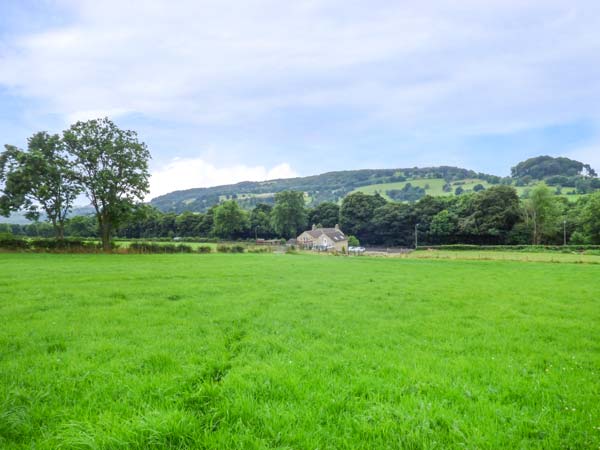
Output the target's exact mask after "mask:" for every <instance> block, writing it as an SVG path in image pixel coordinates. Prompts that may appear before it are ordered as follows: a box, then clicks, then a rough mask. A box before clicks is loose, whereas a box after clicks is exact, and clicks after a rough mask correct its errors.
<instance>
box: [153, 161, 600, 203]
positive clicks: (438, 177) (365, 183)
mask: <svg viewBox="0 0 600 450" xmlns="http://www.w3.org/2000/svg"><path fill="white" fill-rule="evenodd" d="M540 182H545V183H547V184H548V185H550V186H553V187H554V188H555V193H556V194H557V195H562V196H565V197H567V198H569V199H570V200H575V199H577V198H578V197H579V196H580V195H582V194H587V193H589V192H592V191H594V190H596V189H600V179H598V178H597V177H596V172H595V171H594V170H593V169H592V168H591V167H590V166H589V165H588V164H584V163H581V162H579V161H575V160H571V159H569V158H563V157H559V158H553V157H551V156H540V157H536V158H530V159H528V160H526V161H523V162H520V163H518V164H517V165H516V166H515V167H513V168H512V176H510V177H500V176H496V175H490V174H485V173H479V172H475V171H473V170H468V169H463V168H459V167H451V166H440V167H424V168H417V167H413V168H404V169H401V168H398V169H364V170H347V171H337V172H327V173H324V174H321V175H312V176H308V177H297V178H289V179H279V180H269V181H258V182H251V181H246V182H242V183H237V184H230V185H224V186H215V187H208V188H197V189H187V190H183V191H175V192H171V193H169V194H166V195H162V196H160V197H156V198H155V199H153V200H152V201H151V202H150V204H151V205H152V206H154V207H156V208H158V209H160V210H161V211H163V212H175V213H181V212H183V211H193V212H205V211H206V210H208V209H209V208H210V207H211V206H213V205H216V204H218V203H219V202H221V201H223V200H230V199H233V200H236V201H237V202H238V203H239V204H240V205H241V206H242V207H243V208H246V209H251V208H253V207H254V206H255V205H256V204H258V203H267V204H271V203H273V202H274V197H275V194H276V193H277V192H281V191H286V190H294V191H302V192H304V193H305V195H306V200H307V204H309V205H311V206H314V205H317V204H319V203H322V202H325V201H332V202H339V201H340V200H341V199H343V198H344V197H345V196H346V195H348V194H349V193H351V192H356V191H361V192H364V193H367V194H374V193H379V194H380V195H382V196H383V197H385V198H386V199H388V200H395V201H415V200H418V199H419V198H421V197H423V196H425V195H432V196H442V195H459V194H461V193H467V192H472V191H477V190H481V189H487V188H488V187H490V186H491V185H494V184H509V185H513V186H515V188H516V189H517V191H518V192H519V195H520V196H522V197H526V196H527V194H528V192H529V190H530V189H532V188H533V187H534V186H535V185H536V184H537V183H540Z"/></svg>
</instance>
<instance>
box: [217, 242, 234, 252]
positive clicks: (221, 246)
mask: <svg viewBox="0 0 600 450" xmlns="http://www.w3.org/2000/svg"><path fill="white" fill-rule="evenodd" d="M217 252H219V253H231V247H230V246H229V245H224V244H219V245H217Z"/></svg>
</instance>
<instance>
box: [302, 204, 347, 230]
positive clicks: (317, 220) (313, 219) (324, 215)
mask: <svg viewBox="0 0 600 450" xmlns="http://www.w3.org/2000/svg"><path fill="white" fill-rule="evenodd" d="M308 223H309V224H315V225H321V226H323V227H326V228H333V227H334V226H335V225H336V224H338V223H340V207H339V205H338V204H337V203H333V202H323V203H320V204H318V205H317V206H315V207H314V208H313V209H312V210H310V212H309V214H308Z"/></svg>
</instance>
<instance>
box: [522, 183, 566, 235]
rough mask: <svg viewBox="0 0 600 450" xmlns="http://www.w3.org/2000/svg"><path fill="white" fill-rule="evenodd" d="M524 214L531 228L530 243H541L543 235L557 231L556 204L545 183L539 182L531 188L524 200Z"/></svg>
mask: <svg viewBox="0 0 600 450" xmlns="http://www.w3.org/2000/svg"><path fill="white" fill-rule="evenodd" d="M525 214H526V217H527V220H528V221H529V222H530V223H531V226H532V230H533V236H532V244H534V245H538V244H541V243H542V240H543V239H544V237H547V236H548V235H550V234H552V233H555V232H556V231H557V225H558V223H559V209H558V204H557V203H556V202H555V197H554V195H553V194H552V191H551V190H550V189H549V188H548V186H546V185H545V184H543V183H542V184H539V185H537V186H536V187H535V188H534V189H532V191H531V193H530V194H529V198H528V199H527V200H526V202H525Z"/></svg>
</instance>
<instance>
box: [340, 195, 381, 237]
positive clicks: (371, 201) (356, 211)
mask: <svg viewBox="0 0 600 450" xmlns="http://www.w3.org/2000/svg"><path fill="white" fill-rule="evenodd" d="M385 204H386V201H385V199H384V198H383V197H382V196H381V195H379V194H375V195H367V194H363V193H362V192H355V193H353V194H350V195H348V196H347V197H345V198H344V200H343V201H342V207H341V209H340V224H341V227H342V229H343V230H344V232H345V233H346V234H351V235H354V236H356V237H357V238H358V239H359V240H360V242H363V243H370V242H373V239H374V236H373V224H372V223H371V220H372V219H373V216H374V215H375V210H376V209H377V208H379V207H381V206H383V205H385Z"/></svg>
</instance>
